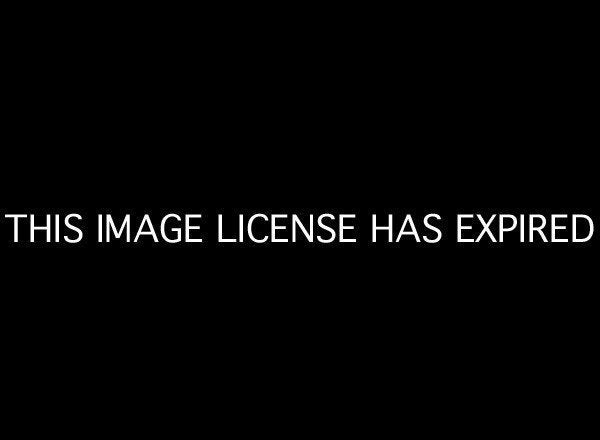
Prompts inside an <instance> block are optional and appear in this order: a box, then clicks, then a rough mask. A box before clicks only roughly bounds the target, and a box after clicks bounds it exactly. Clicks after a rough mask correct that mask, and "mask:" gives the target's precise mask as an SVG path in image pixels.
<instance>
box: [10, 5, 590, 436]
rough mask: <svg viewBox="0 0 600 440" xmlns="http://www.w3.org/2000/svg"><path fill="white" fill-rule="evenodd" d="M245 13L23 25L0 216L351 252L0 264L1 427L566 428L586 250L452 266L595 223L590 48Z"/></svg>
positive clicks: (550, 36)
mask: <svg viewBox="0 0 600 440" xmlns="http://www.w3.org/2000/svg"><path fill="white" fill-rule="evenodd" d="M52 12H57V11H52ZM153 12H157V11H153ZM163 12H164V11H163ZM247 12H248V14H247V13H246V12H240V11H239V10H237V9H236V11H233V10H232V11H228V12H227V13H225V14H224V15H223V14H221V15H216V14H215V13H214V12H212V11H211V12H207V11H204V12H195V13H193V14H190V15H188V14H186V13H184V12H183V11H180V12H177V13H175V15H173V16H171V15H170V14H169V15H167V14H166V13H165V15H164V16H163V14H162V12H161V14H159V15H160V18H156V16H155V15H152V17H150V16H147V15H146V13H145V12H144V13H141V12H140V11H137V12H136V13H133V14H127V15H126V14H125V13H124V12H122V13H119V14H114V16H112V15H111V16H110V17H107V18H102V19H100V18H99V17H100V15H97V14H100V12H97V13H96V12H95V13H94V14H92V15H85V19H83V18H82V16H78V18H77V19H75V18H74V19H66V22H65V23H63V22H62V21H57V20H50V19H48V16H46V17H45V16H44V14H43V13H41V14H40V16H36V17H35V19H34V18H33V15H36V14H34V13H33V12H32V11H30V12H28V14H26V15H25V16H23V17H24V19H25V20H24V21H19V23H18V24H16V25H15V26H14V29H10V30H8V31H7V39H6V44H5V52H4V55H3V66H4V67H3V70H4V72H3V73H4V74H5V79H4V80H3V85H4V87H3V96H4V99H3V110H4V111H3V124H2V125H3V133H4V136H3V137H4V142H3V156H4V158H3V160H2V173H1V176H2V177H1V179H2V201H1V202H2V205H1V206H2V213H3V214H4V213H5V212H31V213H42V212H43V213H67V212H79V213H83V214H86V215H87V216H89V215H92V214H94V213H96V212H105V211H107V210H110V211H113V212H124V211H131V212H151V213H153V214H155V215H158V214H160V213H163V212H169V211H175V212H179V213H186V212H190V213H202V214H204V215H205V216H206V217H208V218H210V217H211V216H214V215H215V214H216V213H217V212H222V211H229V212H237V211H239V210H243V211H246V212H252V211H256V212H288V213H292V212H294V213H319V212H325V211H328V212H334V213H335V212H356V213H359V215H361V243H360V244H359V245H348V246H342V245H338V246H331V247H326V248H323V247H321V248H317V247H291V246H285V245H283V246H275V245H273V246H268V247H262V248H252V247H244V248H234V249H232V248H227V249H225V248H218V247H216V246H214V245H210V244H207V245H206V246H199V247H175V248H164V247H158V248H154V247H152V246H138V247H129V248H128V247H126V246H124V247H117V248H115V247H111V248H102V247H98V246H95V245H94V244H93V243H88V244H83V245H81V246H76V247H63V246H54V247H53V246H39V247H35V248H31V247H27V246H23V247H20V246H10V245H9V243H8V242H7V240H4V242H3V245H2V254H3V257H5V258H3V263H2V264H3V270H2V273H3V278H4V282H3V284H4V285H5V286H6V287H5V288H3V289H2V291H3V295H2V301H3V303H4V304H3V307H2V311H3V314H4V315H5V319H3V324H4V327H5V331H4V338H3V339H4V341H5V347H6V348H5V355H6V356H5V358H6V362H5V365H7V366H8V367H9V370H10V373H9V374H8V375H7V376H6V382H7V384H8V385H9V386H10V388H11V389H13V388H14V389H15V393H14V394H11V396H14V397H11V404H10V408H11V412H12V413H13V414H15V415H20V416H23V414H31V410H32V409H34V408H35V409H38V410H40V411H39V412H40V413H41V414H45V415H46V417H47V418H45V419H44V420H47V421H46V422H44V423H49V424H52V425H57V426H63V423H67V424H71V423H73V420H74V419H77V420H78V421H83V422H88V423H86V425H87V426H88V427H89V426H99V427H107V426H109V425H112V422H113V421H123V420H128V421H131V420H133V421H134V425H136V426H138V427H148V426H150V427H152V428H153V429H158V426H157V425H160V426H163V427H165V428H166V429H167V430H168V431H171V430H174V429H176V428H180V427H181V426H183V425H184V424H183V422H184V421H191V422H192V423H193V424H201V426H198V427H200V428H202V427H203V426H204V425H203V423H205V420H207V419H208V420H210V421H212V422H213V423H214V422H216V423H217V424H218V425H219V426H221V427H222V429H225V430H230V429H239V428H242V429H251V428H255V427H256V428H261V429H266V428H269V429H273V428H274V427H275V426H276V425H278V424H279V423H281V422H283V423H282V424H283V426H284V427H285V428H286V429H287V430H286V431H282V432H288V431H290V430H291V431H295V430H298V429H306V430H308V432H314V431H313V430H312V429H313V428H312V427H313V426H315V422H317V423H318V422H323V421H328V422H330V423H329V426H330V428H329V429H331V430H332V431H331V432H337V430H340V429H344V428H350V429H357V430H358V429H359V428H363V429H365V430H366V431H365V432H372V431H373V430H375V429H383V428H384V427H386V426H387V425H388V424H389V423H391V424H392V426H395V427H396V428H399V427H400V428H401V427H403V426H407V427H408V425H404V424H403V423H405V422H401V421H402V420H407V419H408V420H410V421H412V422H413V423H416V424H418V425H420V426H421V427H422V428H423V429H426V430H431V429H440V428H441V429H455V428H460V429H465V428H467V427H469V428H471V429H473V428H474V427H475V425H477V424H478V423H481V422H483V425H484V426H485V427H486V428H487V429H488V430H490V429H491V430H497V429H507V430H509V432H512V431H510V430H511V429H512V428H511V427H512V426H514V423H515V422H522V421H525V420H528V421H532V420H533V421H534V423H532V424H531V426H532V428H533V429H540V427H548V426H551V427H553V428H556V429H557V428H558V426H557V425H559V424H560V425H561V426H563V427H566V428H568V429H573V424H572V423H573V419H572V418H571V416H572V415H573V414H576V415H577V417H578V418H579V420H580V421H581V420H583V419H584V418H585V417H586V414H588V411H589V409H586V408H587V405H586V403H585V402H586V396H589V395H590V394H591V393H592V390H593V389H595V388H594V385H593V381H592V375H591V372H592V371H593V369H594V366H595V365H596V364H595V363H594V362H592V359H593V356H592V355H593V348H594V347H593V341H594V339H595V338H596V336H597V327H598V326H597V322H596V320H595V314H596V310H597V304H596V301H595V299H594V297H593V295H594V293H595V290H597V289H596V287H595V284H594V283H593V281H595V279H594V269H595V266H596V262H597V253H596V247H597V238H595V239H594V242H593V243H590V244H587V245H560V244H559V245H552V246H544V245H541V246H522V245H521V246H518V245H515V244H508V245H506V246H486V245H482V246H460V245H458V244H456V243H455V242H454V241H455V240H454V238H455V236H454V225H453V218H454V216H455V215H456V214H457V213H460V212H477V213H487V214H490V213H512V214H518V213H530V212H531V213H545V214H549V213H585V214H588V215H592V216H593V217H594V218H595V220H596V221H597V212H598V211H597V208H596V207H595V205H596V203H595V200H596V199H595V195H594V193H593V188H594V187H595V186H596V184H595V180H596V179H595V178H594V177H595V174H594V161H593V159H592V154H593V152H592V147H593V146H594V145H596V144H597V135H596V133H595V130H594V128H595V121H596V118H597V108H596V107H595V102H596V101H597V85H596V84H595V82H594V81H593V78H595V77H597V69H596V68H595V66H594V65H593V54H594V52H593V49H594V47H593V46H592V44H591V43H592V40H591V39H589V38H590V36H589V35H588V33H591V32H592V29H591V28H589V27H588V26H587V25H586V24H585V23H584V22H583V21H582V19H581V18H580V17H575V18H569V17H567V16H566V15H565V16H563V17H561V19H560V20H559V21H556V19H553V20H550V19H549V18H543V17H542V16H541V15H540V14H539V13H536V14H532V15H527V17H526V18H524V17H525V13H524V11H521V13H520V14H516V15H514V16H513V15H510V14H509V16H506V15H504V14H500V11H496V12H494V13H487V12H483V11H481V13H480V15H477V13H476V12H475V11H469V14H466V11H445V12H441V11H427V12H425V13H420V14H416V13H414V12H412V11H404V12H397V11H395V12H393V13H392V12H385V11H380V12H376V13H374V14H371V13H369V14H367V13H366V11H353V12H354V14H351V15H347V14H346V13H344V14H338V13H332V14H328V15H327V17H326V18H325V14H324V11H321V13H319V14H308V16H307V15H306V14H303V13H301V11H295V12H293V13H284V12H283V11H281V12H280V13H276V12H275V11H272V10H270V11H269V13H268V14H267V13H266V12H265V11H262V12H261V11H255V10H253V11H247ZM305 12H306V11H305ZM338 12H339V11H338ZM446 12H448V13H449V12H453V13H454V15H446ZM538 12H539V11H538ZM69 13H70V14H73V13H74V12H73V11H70V12H69ZM250 13H253V14H251V15H249V14H250ZM75 14H76V13H75ZM278 14H280V15H278ZM470 14H474V15H470ZM184 16H185V18H184ZM69 17H70V15H69ZM102 17H104V15H102ZM257 17H259V18H260V19H259V18H257ZM517 17H518V18H517ZM63 18H65V16H64V15H63ZM375 212H376V213H380V214H387V213H395V214H405V213H413V214H423V213H428V212H438V213H440V214H441V215H443V217H444V219H445V220H446V221H447V225H448V227H447V228H445V229H444V233H445V238H444V241H443V243H441V244H440V245H438V246H420V247H417V246H413V245H411V244H410V243H407V244H406V245H401V246H394V247H377V248H376V247H374V246H371V245H369V244H368V238H369V234H368V229H367V228H366V225H368V223H364V221H365V220H368V218H369V215H370V214H371V213H375ZM363 229H366V232H365V231H363ZM3 233H5V231H3ZM4 237H6V235H4ZM54 411H56V412H58V413H61V414H63V416H62V417H54V416H52V414H53V412H54ZM36 413H38V412H36ZM40 417H41V416H40ZM173 417H174V418H173ZM40 420H41V419H40ZM92 423H93V424H92ZM578 425H579V423H578ZM48 426H50V425H48ZM133 429H139V428H135V427H134V428H133Z"/></svg>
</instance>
